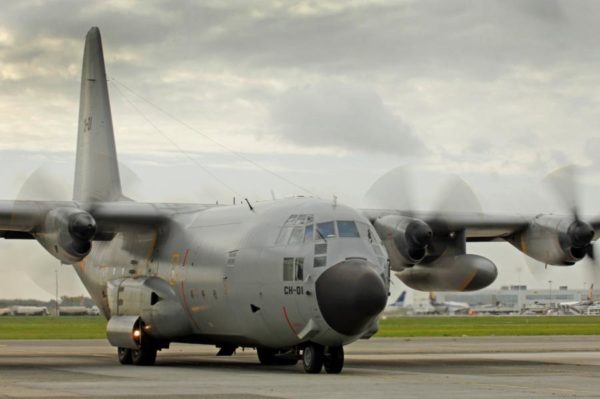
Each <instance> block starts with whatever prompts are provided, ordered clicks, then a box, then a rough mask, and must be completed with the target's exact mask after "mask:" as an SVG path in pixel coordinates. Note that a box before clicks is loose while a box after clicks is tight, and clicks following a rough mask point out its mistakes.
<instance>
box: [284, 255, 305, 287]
mask: <svg viewBox="0 0 600 399" xmlns="http://www.w3.org/2000/svg"><path fill="white" fill-rule="evenodd" d="M302 280H304V258H283V281H302Z"/></svg>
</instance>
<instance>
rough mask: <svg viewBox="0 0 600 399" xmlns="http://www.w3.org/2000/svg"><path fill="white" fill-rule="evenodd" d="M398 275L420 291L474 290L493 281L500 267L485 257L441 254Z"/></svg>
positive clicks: (405, 282) (397, 274)
mask: <svg viewBox="0 0 600 399" xmlns="http://www.w3.org/2000/svg"><path fill="white" fill-rule="evenodd" d="M396 276H398V278H400V280H402V282H404V284H406V285H408V286H409V287H411V288H414V289H415V290H419V291H475V290H480V289H482V288H485V287H487V286H489V285H490V284H492V283H493V282H494V281H495V280H496V277H497V276H498V269H497V268H496V265H495V264H494V263H493V262H492V261H491V260H489V259H487V258H484V257H483V256H479V255H467V254H459V255H448V256H442V257H441V258H439V259H438V260H436V261H435V262H433V263H430V264H427V265H415V266H413V267H410V268H407V269H404V270H403V271H401V272H399V273H396Z"/></svg>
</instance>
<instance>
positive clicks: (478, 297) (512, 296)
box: [437, 285, 589, 309]
mask: <svg viewBox="0 0 600 399" xmlns="http://www.w3.org/2000/svg"><path fill="white" fill-rule="evenodd" d="M588 296H589V290H583V289H569V288H568V287H567V286H559V287H557V288H555V289H553V288H550V287H548V288H547V289H528V288H527V286H526V285H511V286H503V287H501V288H500V289H499V290H498V289H495V290H494V289H486V290H481V291H475V292H440V293H437V298H438V300H439V301H454V302H466V303H468V304H469V305H471V306H473V307H478V306H503V307H514V308H516V309H523V308H529V307H533V306H536V305H545V306H548V307H558V306H559V305H560V304H561V303H564V302H579V301H584V300H587V299H588Z"/></svg>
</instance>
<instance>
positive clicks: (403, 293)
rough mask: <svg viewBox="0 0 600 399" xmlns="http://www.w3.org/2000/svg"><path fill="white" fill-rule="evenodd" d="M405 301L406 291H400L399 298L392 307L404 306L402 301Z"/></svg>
mask: <svg viewBox="0 0 600 399" xmlns="http://www.w3.org/2000/svg"><path fill="white" fill-rule="evenodd" d="M405 299H406V291H402V293H401V294H400V296H399V297H398V298H397V299H396V301H395V302H394V303H393V306H400V307H401V306H404V300H405Z"/></svg>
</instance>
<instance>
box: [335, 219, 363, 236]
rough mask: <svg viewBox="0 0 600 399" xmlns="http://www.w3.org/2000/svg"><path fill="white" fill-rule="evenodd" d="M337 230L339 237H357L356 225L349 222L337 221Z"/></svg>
mask: <svg viewBox="0 0 600 399" xmlns="http://www.w3.org/2000/svg"><path fill="white" fill-rule="evenodd" d="M337 228H338V234H339V235H340V237H359V235H358V229H357V228H356V223H354V222H353V221H351V220H338V222H337Z"/></svg>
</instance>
